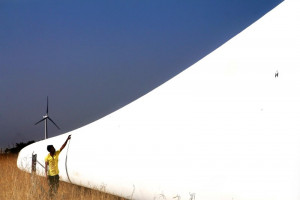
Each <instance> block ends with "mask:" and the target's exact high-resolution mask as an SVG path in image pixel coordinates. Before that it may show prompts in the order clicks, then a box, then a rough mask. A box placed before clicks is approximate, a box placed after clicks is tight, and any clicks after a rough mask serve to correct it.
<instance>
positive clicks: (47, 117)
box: [34, 96, 60, 139]
mask: <svg viewBox="0 0 300 200" xmlns="http://www.w3.org/2000/svg"><path fill="white" fill-rule="evenodd" d="M48 119H49V120H50V121H51V122H52V123H53V124H54V125H55V126H56V127H57V128H58V129H60V128H59V127H58V126H57V125H56V124H55V122H54V121H53V120H52V119H51V118H50V117H49V115H48V96H47V110H46V115H45V116H43V119H41V120H40V121H38V122H37V123H35V124H34V125H37V124H38V123H40V122H42V121H45V139H47V138H48V128H47V125H48V124H47V120H48Z"/></svg>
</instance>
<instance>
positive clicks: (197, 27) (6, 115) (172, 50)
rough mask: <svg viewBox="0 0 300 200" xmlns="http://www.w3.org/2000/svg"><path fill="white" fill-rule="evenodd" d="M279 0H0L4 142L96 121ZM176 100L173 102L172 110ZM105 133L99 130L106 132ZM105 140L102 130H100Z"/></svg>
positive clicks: (0, 128)
mask: <svg viewBox="0 0 300 200" xmlns="http://www.w3.org/2000/svg"><path fill="white" fill-rule="evenodd" d="M280 2H282V1H281V0H243V1H241V0H227V1H224V0H197V1H195V0H190V1H183V0H147V1H146V0H145V1H141V0H114V1H112V0H104V1H103V0H102V1H96V0H89V1H87V0H72V1H56V0H0V27H1V28H0V147H7V146H12V145H14V144H15V143H16V142H22V141H23V142H25V141H28V140H36V141H37V140H41V139H43V137H44V124H43V123H41V124H38V125H36V126H34V123H35V122H37V121H38V120H40V119H41V118H42V116H43V115H44V114H45V112H46V99H47V96H49V115H50V116H51V118H52V119H53V120H54V121H55V122H56V123H57V124H58V125H59V126H60V127H61V130H57V129H56V128H55V127H54V126H53V125H52V124H50V125H49V136H50V137H52V136H55V135H59V134H62V133H65V132H67V131H71V130H73V129H76V128H79V127H81V126H83V125H85V124H88V123H90V122H92V121H95V120H97V119H99V118H101V117H103V116H105V115H107V114H109V113H111V112H112V111H114V110H116V109H118V108H120V107H122V106H124V105H126V104H127V103H129V102H131V101H132V100H134V99H136V98H138V97H140V96H141V95H144V94H146V93H147V92H149V91H150V90H152V89H153V88H155V87H157V86H158V85H160V84H162V83H163V82H165V81H167V80H168V79H170V78H171V77H173V76H174V75H176V74H178V73H180V72H181V71H182V70H184V69H186V68H187V67H189V66H190V65H192V64H193V63H195V62H197V61H198V60H199V59H201V58H203V57H204V56H205V55H207V54H208V53H210V52H211V51H213V50H214V49H216V48H217V47H219V46H220V45H222V44H223V43H224V42H226V41H227V40H229V39H230V38H232V37H233V36H234V35H236V34H237V33H239V32H240V31H242V30H243V29H244V28H246V27H247V26H249V25H250V24H251V23H253V22H254V21H256V20H257V19H259V18H260V17H261V16H263V15H264V14H266V13H267V12H268V11H269V10H271V9H272V8H274V7H275V6H276V5H278V4H279V3H280ZM175 110H176V108H174V112H175ZM99 134H101V133H99ZM103 139H105V138H103Z"/></svg>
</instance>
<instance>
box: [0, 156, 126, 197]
mask: <svg viewBox="0 0 300 200" xmlns="http://www.w3.org/2000/svg"><path fill="white" fill-rule="evenodd" d="M16 163H17V156H16V155H7V154H0V188H1V189H0V200H35V199H37V200H48V199H49V197H48V189H49V186H48V184H47V182H46V178H44V177H39V176H32V175H31V174H28V173H25V172H23V171H21V170H19V169H18V168H17V164H16ZM68 199H72V200H123V198H120V197H117V196H113V195H109V194H106V193H104V192H100V191H96V190H91V189H88V188H84V187H80V186H76V185H72V184H69V183H65V182H62V181H61V182H60V183H59V190H58V194H57V195H56V197H55V200H68Z"/></svg>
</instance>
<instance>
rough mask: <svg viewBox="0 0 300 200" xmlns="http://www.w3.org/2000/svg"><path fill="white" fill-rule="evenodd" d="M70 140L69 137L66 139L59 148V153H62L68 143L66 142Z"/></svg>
mask: <svg viewBox="0 0 300 200" xmlns="http://www.w3.org/2000/svg"><path fill="white" fill-rule="evenodd" d="M70 139H71V135H69V136H68V138H67V140H66V141H65V143H64V144H63V145H62V146H61V147H60V151H62V150H63V149H64V148H65V146H66V145H67V143H68V140H70Z"/></svg>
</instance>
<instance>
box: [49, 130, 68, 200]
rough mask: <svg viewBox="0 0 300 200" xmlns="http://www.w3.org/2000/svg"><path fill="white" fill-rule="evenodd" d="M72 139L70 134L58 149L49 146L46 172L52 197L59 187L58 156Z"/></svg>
mask: <svg viewBox="0 0 300 200" xmlns="http://www.w3.org/2000/svg"><path fill="white" fill-rule="evenodd" d="M70 139H71V135H69V136H68V138H67V140H66V141H65V143H64V144H63V145H62V146H61V147H60V149H59V150H58V151H56V150H55V148H54V146H53V145H48V146H47V150H48V151H49V154H48V155H47V156H46V158H45V174H46V178H47V180H48V184H49V195H50V197H53V196H54V195H55V194H56V193H57V190H58V187H59V170H58V156H59V154H60V152H61V151H62V150H63V149H64V148H65V146H66V145H67V143H68V141H69V140H70Z"/></svg>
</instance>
